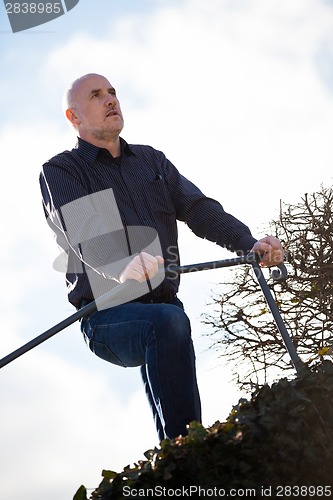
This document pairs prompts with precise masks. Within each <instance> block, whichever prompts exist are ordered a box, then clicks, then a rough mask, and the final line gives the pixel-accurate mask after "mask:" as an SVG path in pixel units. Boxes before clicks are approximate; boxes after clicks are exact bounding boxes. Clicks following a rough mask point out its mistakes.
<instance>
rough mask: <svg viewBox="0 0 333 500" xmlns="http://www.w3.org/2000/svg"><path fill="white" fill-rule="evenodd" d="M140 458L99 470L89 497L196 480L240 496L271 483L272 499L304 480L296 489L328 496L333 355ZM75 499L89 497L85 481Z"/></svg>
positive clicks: (332, 464)
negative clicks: (222, 419) (220, 418)
mask: <svg viewBox="0 0 333 500" xmlns="http://www.w3.org/2000/svg"><path fill="white" fill-rule="evenodd" d="M145 457H146V460H142V461H139V462H138V463H137V464H134V466H133V467H125V468H124V470H123V471H122V472H120V473H116V472H112V471H103V473H102V476H103V481H102V482H101V484H100V485H99V487H98V488H97V489H96V490H95V491H93V492H92V493H91V496H90V497H89V498H90V499H100V500H109V499H123V498H138V497H141V498H142V497H143V496H144V491H146V490H147V489H150V492H151V491H152V489H154V488H156V487H158V488H160V489H159V491H162V488H165V490H164V491H166V492H167V490H170V491H171V490H175V489H176V488H184V489H186V488H190V487H192V489H193V488H194V487H195V486H197V487H200V488H202V489H206V490H209V494H208V496H212V495H211V494H210V493H212V492H213V489H214V488H216V489H217V490H218V489H223V490H224V491H225V492H226V495H225V496H227V492H228V491H229V492H230V491H231V490H232V489H234V490H237V489H238V490H239V491H242V494H240V495H239V498H240V497H244V496H245V491H244V490H245V489H250V488H251V489H253V490H252V492H253V491H254V490H255V491H256V496H262V488H268V490H267V493H269V492H272V491H273V493H271V495H266V496H273V498H274V497H275V494H276V493H277V491H278V490H277V488H278V487H279V488H282V487H284V486H288V487H290V486H293V487H301V486H302V487H303V490H302V492H303V493H302V495H301V490H300V489H299V490H297V491H298V495H297V496H303V497H305V496H306V495H305V494H304V493H306V492H307V493H308V495H309V497H313V498H316V497H318V496H330V495H333V492H332V491H331V489H330V487H331V485H332V482H333V476H332V471H333V364H332V362H330V361H328V360H324V361H323V362H322V363H320V364H317V365H315V366H313V367H312V368H311V369H310V368H309V369H308V370H306V372H305V373H304V374H302V375H300V376H298V377H297V378H296V379H293V380H287V379H286V378H283V379H281V380H280V381H278V382H277V383H274V384H273V385H272V386H271V387H269V386H267V385H265V386H263V387H262V388H260V389H259V390H258V391H257V392H256V393H254V394H253V396H252V398H251V400H249V401H248V400H244V399H242V400H240V401H239V403H238V404H237V405H236V406H234V407H233V409H232V411H231V413H230V415H229V417H228V418H227V419H226V421H225V422H223V423H221V422H216V423H215V424H214V425H212V426H211V427H209V428H204V427H203V426H202V425H200V424H199V423H196V422H192V423H191V424H190V426H189V434H188V435H187V436H186V437H179V438H176V439H174V440H172V441H169V440H165V441H162V443H161V445H160V448H158V449H157V448H155V449H154V450H148V451H147V452H146V453H145ZM316 487H317V488H318V490H315V489H314V488H316ZM324 487H326V488H327V489H326V490H324V489H320V488H324ZM305 488H308V489H305ZM311 488H312V489H311ZM269 489H270V490H269ZM131 491H133V492H135V494H134V493H132V496H131V494H130V492H131ZM188 491H189V490H188ZM274 491H275V494H274ZM316 491H317V495H316V494H315V493H316ZM124 492H126V495H124ZM280 492H281V493H284V494H281V495H280V496H281V497H282V498H287V497H289V498H290V496H292V495H291V494H290V489H289V490H288V489H285V490H280ZM312 492H314V494H312ZM325 492H326V494H325ZM327 493H329V494H327ZM149 496H150V497H152V494H151V493H150V495H149ZM160 496H161V495H160ZM164 496H166V497H168V495H167V494H166V495H164ZM200 496H203V495H200ZM252 496H254V495H252ZM307 497H308V496H307ZM234 498H238V497H237V496H234ZM74 500H87V491H86V488H85V487H84V486H81V488H80V489H79V490H78V492H77V493H76V495H75V497H74Z"/></svg>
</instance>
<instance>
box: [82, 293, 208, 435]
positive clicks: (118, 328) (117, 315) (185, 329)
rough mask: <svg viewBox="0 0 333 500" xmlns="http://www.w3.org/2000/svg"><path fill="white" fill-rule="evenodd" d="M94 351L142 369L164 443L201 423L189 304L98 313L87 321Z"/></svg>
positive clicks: (133, 304)
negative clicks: (193, 425)
mask: <svg viewBox="0 0 333 500" xmlns="http://www.w3.org/2000/svg"><path fill="white" fill-rule="evenodd" d="M81 330H82V332H83V333H84V336H85V339H86V341H87V343H88V345H89V347H90V349H91V350H92V351H93V352H94V353H95V354H96V355H97V356H99V357H100V358H102V359H104V360H105V361H109V362H110V363H113V364H116V365H119V366H123V367H131V366H140V367H141V376H142V380H143V383H144V387H145V391H146V396H147V398H148V402H149V404H150V407H151V409H152V412H153V416H154V420H155V425H156V428H157V433H158V437H159V439H160V440H162V439H165V438H169V439H172V438H174V437H176V436H179V435H180V434H181V435H183V436H184V435H186V434H187V430H186V426H187V424H189V423H190V422H191V421H193V420H195V421H198V422H200V421H201V404H200V396H199V391H198V386H197V379H196V369H195V354H194V348H193V343H192V338H191V326H190V322H189V319H188V317H187V315H186V314H185V312H184V310H183V305H182V303H181V302H180V300H179V299H177V298H175V299H174V300H173V301H172V302H170V303H162V304H144V303H141V302H130V303H127V304H122V305H119V306H116V307H112V308H110V309H105V310H102V311H97V312H95V313H93V314H91V315H89V316H87V317H86V318H83V319H82V321H81Z"/></svg>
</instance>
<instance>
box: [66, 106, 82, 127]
mask: <svg viewBox="0 0 333 500" xmlns="http://www.w3.org/2000/svg"><path fill="white" fill-rule="evenodd" d="M66 117H67V119H68V120H69V121H70V122H71V123H72V124H73V125H78V124H79V123H80V121H79V119H78V117H77V116H76V113H75V111H73V110H72V109H70V108H69V109H66Z"/></svg>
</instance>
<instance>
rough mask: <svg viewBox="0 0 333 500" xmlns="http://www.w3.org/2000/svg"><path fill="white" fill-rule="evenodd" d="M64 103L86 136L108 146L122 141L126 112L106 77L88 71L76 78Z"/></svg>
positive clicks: (80, 135)
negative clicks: (121, 135)
mask: <svg viewBox="0 0 333 500" xmlns="http://www.w3.org/2000/svg"><path fill="white" fill-rule="evenodd" d="M63 106H64V111H65V114H66V117H67V119H68V120H69V121H70V122H71V124H72V125H73V127H74V128H75V129H76V131H77V132H78V135H79V137H81V138H82V139H85V140H86V141H88V142H90V143H92V144H95V145H97V146H99V147H105V148H108V147H109V146H110V145H109V143H110V142H114V141H118V139H119V134H120V132H121V130H122V129H123V126H124V120H123V115H122V112H121V109H120V104H119V101H118V98H117V96H116V91H115V89H114V87H113V86H112V85H111V83H110V82H109V81H108V80H107V79H106V78H105V77H104V76H102V75H99V74H97V73H88V74H87V75H83V76H81V77H80V78H77V79H76V80H74V82H73V83H72V84H71V85H70V86H69V88H68V89H67V91H66V92H65V95H64V99H63Z"/></svg>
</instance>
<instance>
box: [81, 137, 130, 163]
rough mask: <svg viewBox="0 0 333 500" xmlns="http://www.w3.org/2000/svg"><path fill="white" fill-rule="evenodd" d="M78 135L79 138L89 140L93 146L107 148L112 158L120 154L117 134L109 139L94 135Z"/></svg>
mask: <svg viewBox="0 0 333 500" xmlns="http://www.w3.org/2000/svg"><path fill="white" fill-rule="evenodd" d="M80 137H81V139H84V140H85V141H87V142H89V143H90V144H93V145H94V146H97V147H98V148H104V149H107V150H108V151H109V153H110V154H111V155H112V156H113V157H114V158H117V157H118V156H120V155H121V145H120V138H119V136H117V137H115V138H114V139H110V140H109V141H105V140H99V139H96V138H95V137H82V136H80Z"/></svg>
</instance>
